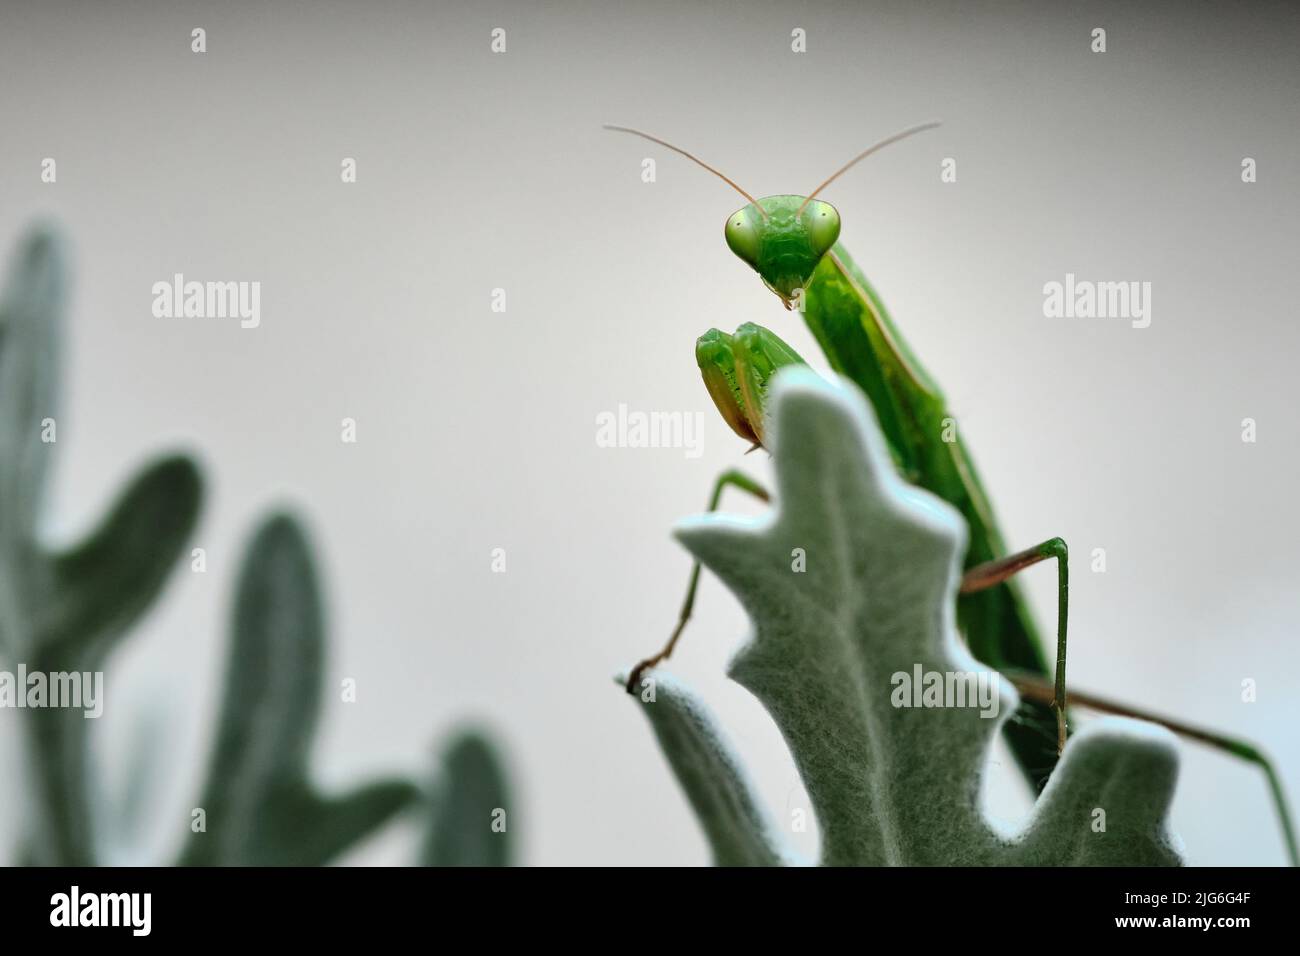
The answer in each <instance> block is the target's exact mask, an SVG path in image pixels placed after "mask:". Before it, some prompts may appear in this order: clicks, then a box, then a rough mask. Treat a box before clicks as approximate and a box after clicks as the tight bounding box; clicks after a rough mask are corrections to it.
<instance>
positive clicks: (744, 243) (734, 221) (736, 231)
mask: <svg viewBox="0 0 1300 956" xmlns="http://www.w3.org/2000/svg"><path fill="white" fill-rule="evenodd" d="M758 225H759V224H758V221H757V217H756V216H755V215H754V212H753V208H752V207H750V206H746V207H745V208H744V209H741V210H740V211H739V212H733V213H732V214H731V215H730V216H729V217H728V218H727V228H726V230H725V232H724V234H725V236H726V238H727V245H728V246H729V247H730V249H731V251H732V252H734V253H735V254H736V255H738V256H740V258H742V259H744V260H745V261H746V262H748V263H749V264H750V265H751V266H754V267H755V268H757V264H758V250H759V235H758Z"/></svg>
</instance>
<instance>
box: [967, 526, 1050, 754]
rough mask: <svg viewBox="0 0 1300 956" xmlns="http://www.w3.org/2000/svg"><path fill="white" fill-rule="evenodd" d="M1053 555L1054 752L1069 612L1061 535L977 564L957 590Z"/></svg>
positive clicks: (984, 584)
mask: <svg viewBox="0 0 1300 956" xmlns="http://www.w3.org/2000/svg"><path fill="white" fill-rule="evenodd" d="M1052 558H1055V559H1056V680H1055V685H1054V693H1053V695H1052V700H1051V701H1050V705H1051V707H1052V710H1054V711H1056V752H1057V753H1060V752H1061V751H1062V750H1064V749H1065V737H1066V733H1067V725H1066V718H1065V630H1066V622H1067V621H1068V620H1069V616H1070V549H1069V548H1068V547H1066V545H1065V539H1064V538H1050V539H1048V540H1047V541H1044V542H1043V543H1042V544H1039V545H1035V546H1034V547H1032V548H1026V549H1025V550H1024V551H1017V552H1016V553H1015V554H1011V555H1007V556H1006V557H1005V558H997V559H995V560H993V561H986V562H984V563H983V564H977V565H976V566H975V567H973V568H971V569H970V570H968V571H967V572H966V573H965V574H964V575H963V576H962V579H961V593H962V594H973V593H975V592H976V591H982V590H984V589H985V588H991V587H994V586H995V585H998V584H1001V583H1002V582H1003V581H1005V580H1007V578H1010V577H1011V576H1013V575H1015V574H1019V573H1020V572H1021V571H1023V570H1025V568H1030V567H1033V566H1034V565H1035V564H1038V563H1039V562H1040V561H1048V560H1050V559H1052Z"/></svg>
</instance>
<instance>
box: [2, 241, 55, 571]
mask: <svg viewBox="0 0 1300 956" xmlns="http://www.w3.org/2000/svg"><path fill="white" fill-rule="evenodd" d="M65 273H66V269H65V266H64V255H63V249H62V246H61V243H60V242H59V241H58V239H57V238H56V237H55V235H54V234H53V232H51V231H48V230H46V229H43V228H42V229H35V230H32V231H31V232H30V233H29V234H28V235H27V236H26V238H25V239H24V240H23V241H22V243H21V244H20V246H19V249H18V254H17V255H16V256H15V258H14V261H13V263H12V266H11V268H10V272H9V276H8V281H7V283H6V285H5V292H4V297H3V299H2V300H0V450H2V452H3V453H2V454H0V505H2V507H0V543H2V547H0V551H2V552H3V554H4V557H5V559H6V560H14V559H15V558H19V557H20V556H25V555H26V554H27V552H28V550H29V548H30V547H31V545H32V543H33V542H34V541H35V538H36V535H35V528H36V522H37V519H38V517H39V514H40V505H41V496H42V494H43V493H44V486H45V477H46V474H47V472H48V470H49V460H50V457H51V455H52V453H53V450H54V443H53V442H46V441H42V439H41V431H42V427H41V422H42V421H43V420H44V419H46V418H54V417H55V413H56V411H55V404H56V402H57V398H58V396H57V394H56V393H57V389H58V351H59V336H60V332H61V328H62V325H63V319H64V311H65V309H66V306H67V295H66V284H67V283H66V275H65Z"/></svg>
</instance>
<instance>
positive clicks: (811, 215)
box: [803, 199, 840, 256]
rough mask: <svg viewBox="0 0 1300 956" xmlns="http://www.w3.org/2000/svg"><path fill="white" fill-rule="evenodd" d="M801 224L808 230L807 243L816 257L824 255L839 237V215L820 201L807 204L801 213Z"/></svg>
mask: <svg viewBox="0 0 1300 956" xmlns="http://www.w3.org/2000/svg"><path fill="white" fill-rule="evenodd" d="M803 223H804V228H805V229H806V230H808V241H809V242H810V243H811V244H812V247H813V252H815V253H816V254H817V255H818V256H823V255H825V254H826V252H827V250H829V249H830V247H831V246H833V245H835V240H836V239H838V238H839V237H840V214H839V213H838V212H837V211H836V210H835V207H834V206H832V205H831V204H830V203H828V202H822V201H821V200H820V199H814V200H812V201H811V202H809V203H808V208H807V209H805V210H804V211H803Z"/></svg>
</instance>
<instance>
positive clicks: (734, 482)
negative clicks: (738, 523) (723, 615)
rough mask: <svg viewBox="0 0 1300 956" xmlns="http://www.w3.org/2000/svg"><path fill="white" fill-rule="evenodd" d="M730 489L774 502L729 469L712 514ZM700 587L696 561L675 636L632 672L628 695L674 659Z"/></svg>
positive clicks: (711, 503) (717, 489)
mask: <svg viewBox="0 0 1300 956" xmlns="http://www.w3.org/2000/svg"><path fill="white" fill-rule="evenodd" d="M728 485H730V486H731V487H733V488H739V489H740V490H741V491H747V492H749V494H751V495H753V496H754V497H755V498H757V499H759V500H760V501H771V500H772V496H771V494H769V493H768V490H767V489H766V488H764V487H763V486H762V485H760V484H759V483H758V482H757V481H755V480H754V479H753V478H750V477H749V476H748V475H747V474H745V473H744V472H743V471H737V470H736V469H734V468H733V469H729V470H727V471H724V472H723V473H722V474H720V475H719V476H718V480H717V481H715V482H714V483H713V493H712V494H711V495H710V496H709V507H708V510H709V511H717V510H718V503H719V502H720V501H721V500H722V489H724V488H726V487H727V486H728ZM699 586H700V562H699V561H696V562H695V564H694V565H692V567H691V579H690V583H689V584H687V586H686V599H685V600H684V601H682V609H681V612H680V613H679V614H678V616H677V626H676V627H674V628H673V633H672V636H671V637H669V638H668V643H667V644H665V645H664V646H663V650H661V651H660V652H659V653H658V654H655V655H654V656H653V657H647V658H646V659H645V660H643V661H642V662H641V663H640V664H637V665H636V667H634V668H632V673H631V675H629V676H628V679H627V692H628V693H629V694H635V693H636V688H637V685H638V684H639V683H640V681H641V675H642V674H644V673H645V672H646V670H647V669H648V668H651V667H654V666H655V665H656V664H658V663H659V662H660V661H662V660H665V659H666V658H668V657H670V656H671V655H672V653H673V648H674V647H675V646H676V645H677V639H678V638H679V637H681V636H682V631H683V630H685V628H686V622H687V621H689V620H690V619H691V612H692V611H693V610H694V609H695V592H696V590H697V589H698V588H699Z"/></svg>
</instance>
